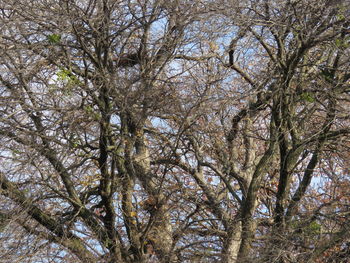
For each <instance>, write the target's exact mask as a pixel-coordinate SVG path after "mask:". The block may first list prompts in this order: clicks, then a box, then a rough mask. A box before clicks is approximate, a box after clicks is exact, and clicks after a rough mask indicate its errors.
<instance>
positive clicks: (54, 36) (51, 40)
mask: <svg viewBox="0 0 350 263" xmlns="http://www.w3.org/2000/svg"><path fill="white" fill-rule="evenodd" d="M47 40H48V41H49V43H51V44H58V43H59V42H60V41H61V35H58V34H51V35H49V36H48V37H47Z"/></svg>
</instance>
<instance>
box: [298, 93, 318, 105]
mask: <svg viewBox="0 0 350 263" xmlns="http://www.w3.org/2000/svg"><path fill="white" fill-rule="evenodd" d="M300 97H301V99H302V100H304V101H307V102H310V103H312V102H315V98H314V97H313V96H312V94H311V93H310V92H303V93H302V94H301V95H300Z"/></svg>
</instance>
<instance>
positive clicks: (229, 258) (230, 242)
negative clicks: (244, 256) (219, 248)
mask: <svg viewBox="0 0 350 263" xmlns="http://www.w3.org/2000/svg"><path fill="white" fill-rule="evenodd" d="M241 238H242V222H238V223H236V225H235V226H234V227H233V228H232V229H231V230H229V231H228V238H227V239H226V240H225V242H224V247H223V259H222V263H236V262H238V261H237V256H238V252H239V248H240V246H241Z"/></svg>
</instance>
